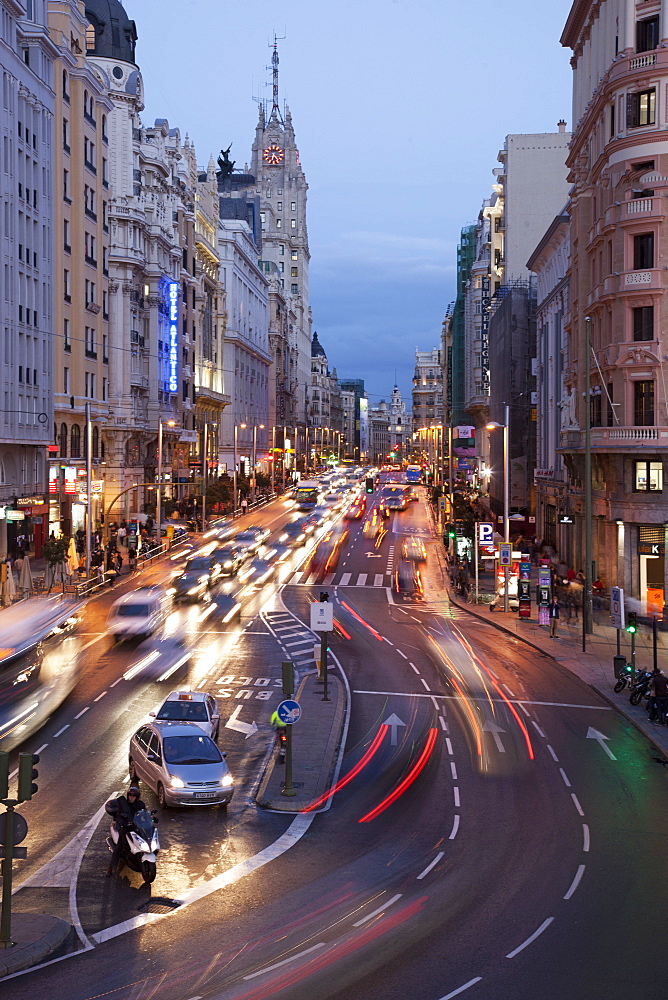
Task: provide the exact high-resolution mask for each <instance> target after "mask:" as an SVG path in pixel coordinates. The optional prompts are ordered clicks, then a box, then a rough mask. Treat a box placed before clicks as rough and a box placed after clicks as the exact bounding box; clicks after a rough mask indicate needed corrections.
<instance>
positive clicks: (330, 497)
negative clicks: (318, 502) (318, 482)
mask: <svg viewBox="0 0 668 1000" xmlns="http://www.w3.org/2000/svg"><path fill="white" fill-rule="evenodd" d="M322 499H323V503H324V504H325V505H326V506H327V507H329V508H330V510H338V509H339V507H341V506H342V505H343V497H342V496H341V494H340V493H334V492H332V493H325V495H324V497H323V498H322Z"/></svg>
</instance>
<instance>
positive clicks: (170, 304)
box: [166, 281, 180, 392]
mask: <svg viewBox="0 0 668 1000" xmlns="http://www.w3.org/2000/svg"><path fill="white" fill-rule="evenodd" d="M179 294H180V287H179V283H178V281H167V282H166V299H167V315H168V317H169V327H168V332H169V336H168V344H169V354H168V363H167V371H168V377H167V386H168V391H169V392H178V391H179V352H178V339H179Z"/></svg>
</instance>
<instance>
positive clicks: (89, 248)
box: [84, 233, 97, 266]
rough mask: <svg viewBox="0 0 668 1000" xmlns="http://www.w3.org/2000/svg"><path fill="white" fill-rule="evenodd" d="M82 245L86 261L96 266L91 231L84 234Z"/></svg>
mask: <svg viewBox="0 0 668 1000" xmlns="http://www.w3.org/2000/svg"><path fill="white" fill-rule="evenodd" d="M84 247H85V254H86V263H87V264H93V265H94V266H96V265H97V261H96V259H95V237H94V236H93V235H92V233H85V234H84Z"/></svg>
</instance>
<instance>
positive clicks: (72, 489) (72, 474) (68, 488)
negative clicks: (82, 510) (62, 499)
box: [63, 465, 78, 493]
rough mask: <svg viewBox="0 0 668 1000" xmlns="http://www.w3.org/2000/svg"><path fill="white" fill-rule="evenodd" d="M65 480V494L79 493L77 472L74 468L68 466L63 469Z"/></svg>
mask: <svg viewBox="0 0 668 1000" xmlns="http://www.w3.org/2000/svg"><path fill="white" fill-rule="evenodd" d="M63 472H64V479H65V493H77V492H78V490H77V470H76V468H75V467H74V466H71V465H66V466H64V468H63Z"/></svg>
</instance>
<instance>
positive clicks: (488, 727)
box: [482, 721, 506, 753]
mask: <svg viewBox="0 0 668 1000" xmlns="http://www.w3.org/2000/svg"><path fill="white" fill-rule="evenodd" d="M482 731H483V732H484V733H491V734H492V739H493V740H494V742H495V743H496V749H497V750H498V751H499V753H505V752H506V748H505V747H504V745H503V743H502V742H501V737H500V736H499V733H505V731H506V730H505V729H502V728H501V726H497V724H496V722H489V721H487V722H486V723H485V724H484V726H483V727H482Z"/></svg>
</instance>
